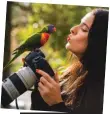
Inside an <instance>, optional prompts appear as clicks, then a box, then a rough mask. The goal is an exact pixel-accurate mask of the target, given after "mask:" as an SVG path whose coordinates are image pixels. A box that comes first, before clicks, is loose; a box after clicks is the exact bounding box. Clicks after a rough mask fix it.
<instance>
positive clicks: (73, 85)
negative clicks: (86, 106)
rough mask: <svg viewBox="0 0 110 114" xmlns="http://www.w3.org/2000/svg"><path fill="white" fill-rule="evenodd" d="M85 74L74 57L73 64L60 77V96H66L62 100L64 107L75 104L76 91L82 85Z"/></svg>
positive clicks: (80, 64)
mask: <svg viewBox="0 0 110 114" xmlns="http://www.w3.org/2000/svg"><path fill="white" fill-rule="evenodd" d="M86 74H87V72H86V71H85V70H84V69H83V65H82V63H81V62H80V61H79V59H78V58H77V57H76V56H75V59H74V60H73V63H72V64H71V65H70V66H69V67H68V68H67V69H66V70H65V72H64V73H63V74H62V75H61V76H60V86H61V94H62V95H64V96H65V95H66V98H65V99H63V100H64V102H65V105H67V106H71V105H72V104H74V103H75V101H76V94H77V91H78V89H79V88H80V87H81V85H82V84H83V82H84V79H85V76H86Z"/></svg>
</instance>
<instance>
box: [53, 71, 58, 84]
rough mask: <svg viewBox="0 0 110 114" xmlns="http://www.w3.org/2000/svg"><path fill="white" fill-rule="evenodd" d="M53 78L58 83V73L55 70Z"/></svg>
mask: <svg viewBox="0 0 110 114" xmlns="http://www.w3.org/2000/svg"><path fill="white" fill-rule="evenodd" d="M54 78H55V81H56V82H57V83H59V78H58V73H57V72H55V75H54Z"/></svg>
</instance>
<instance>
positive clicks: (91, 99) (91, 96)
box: [31, 81, 104, 114]
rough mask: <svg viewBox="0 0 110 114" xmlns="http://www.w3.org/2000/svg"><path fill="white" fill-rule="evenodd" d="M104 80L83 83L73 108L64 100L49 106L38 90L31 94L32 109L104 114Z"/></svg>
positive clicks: (80, 113)
mask: <svg viewBox="0 0 110 114" xmlns="http://www.w3.org/2000/svg"><path fill="white" fill-rule="evenodd" d="M103 85H104V84H103V81H102V82H100V83H99V82H96V83H89V85H86V84H85V85H83V86H82V87H81V89H80V90H79V92H78V95H77V102H76V104H75V106H73V107H72V108H73V109H70V108H68V107H67V106H65V103H64V102H61V103H59V104H55V105H53V106H49V105H48V104H47V103H46V102H45V101H44V100H43V99H42V97H41V96H40V93H39V92H38V90H34V91H33V92H32V94H31V100H32V104H31V110H42V111H59V112H69V113H70V112H71V113H72V114H102V109H103V87H104V86H103Z"/></svg>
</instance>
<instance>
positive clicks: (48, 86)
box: [40, 77, 53, 90]
mask: <svg viewBox="0 0 110 114" xmlns="http://www.w3.org/2000/svg"><path fill="white" fill-rule="evenodd" d="M40 82H41V83H42V84H43V86H45V87H46V88H49V89H50V90H51V89H52V88H53V86H52V84H51V83H49V82H48V81H47V80H46V79H45V78H44V77H41V78H40Z"/></svg>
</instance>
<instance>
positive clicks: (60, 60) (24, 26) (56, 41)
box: [11, 2, 96, 72]
mask: <svg viewBox="0 0 110 114" xmlns="http://www.w3.org/2000/svg"><path fill="white" fill-rule="evenodd" d="M94 8H96V7H89V6H75V5H61V4H57V5H56V4H43V3H42V4H41V3H23V2H21V3H20V2H13V5H12V13H11V25H12V31H11V52H12V51H13V50H14V49H15V48H16V47H18V46H19V45H20V44H21V43H22V42H23V41H24V40H26V39H27V38H28V37H29V36H30V35H32V34H33V33H35V32H37V31H39V30H40V29H41V28H43V26H44V25H47V24H54V25H55V26H56V28H57V31H56V33H54V34H53V35H52V36H51V38H50V39H49V41H48V43H47V44H46V45H45V46H44V47H42V48H41V50H42V51H43V52H44V53H45V55H46V59H47V60H48V62H49V63H50V65H51V66H52V68H53V69H58V68H59V67H61V66H67V65H68V64H70V63H71V61H67V57H68V53H67V52H68V51H67V50H66V49H65V45H66V39H67V35H68V34H69V32H70V28H71V27H72V26H74V25H76V24H79V23H80V20H81V18H82V17H83V16H84V15H85V14H86V13H87V12H89V11H91V10H92V9H94ZM27 54H28V53H25V54H23V55H22V56H20V57H19V58H17V60H16V61H14V62H13V64H12V65H11V71H12V72H15V71H17V70H18V69H19V67H20V66H22V62H21V58H22V57H25V56H26V55H27ZM11 57H12V56H11Z"/></svg>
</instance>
